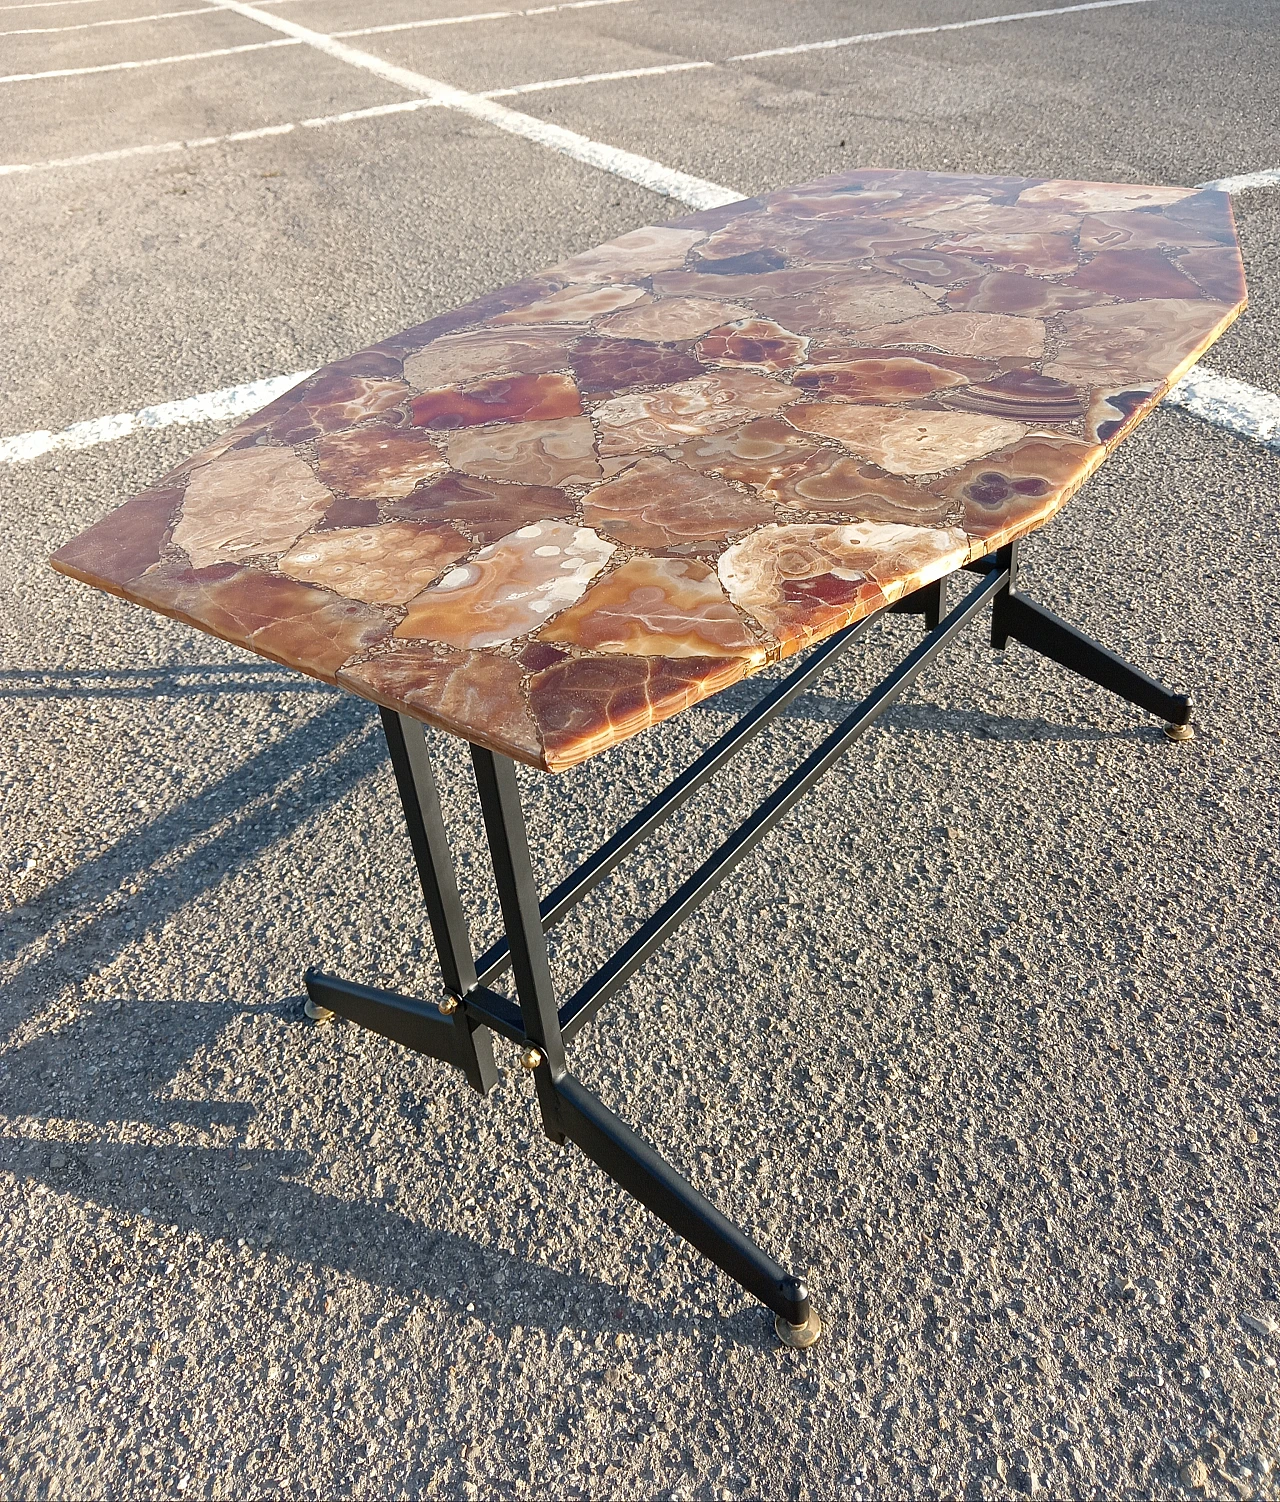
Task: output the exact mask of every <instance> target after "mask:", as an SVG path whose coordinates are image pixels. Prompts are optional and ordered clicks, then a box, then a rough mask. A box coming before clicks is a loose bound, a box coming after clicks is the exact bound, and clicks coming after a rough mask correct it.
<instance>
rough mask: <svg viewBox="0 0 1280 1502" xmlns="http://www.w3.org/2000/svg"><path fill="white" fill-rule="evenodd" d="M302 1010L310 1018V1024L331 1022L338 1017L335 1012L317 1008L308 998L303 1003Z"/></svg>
mask: <svg viewBox="0 0 1280 1502" xmlns="http://www.w3.org/2000/svg"><path fill="white" fill-rule="evenodd" d="M302 1010H303V1011H304V1012H305V1013H306V1015H307V1016H308V1017H310V1019H311V1020H312V1022H332V1021H333V1019H334V1018H335V1017H336V1016H337V1015H338V1014H337V1013H336V1012H331V1011H330V1010H329V1008H328V1007H321V1006H317V1005H316V1004H315V1002H314V1001H312V1000H311V998H310V997H309V996H308V997H307V999H306V1001H304V1002H303V1004H302Z"/></svg>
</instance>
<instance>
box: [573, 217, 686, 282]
mask: <svg viewBox="0 0 1280 1502" xmlns="http://www.w3.org/2000/svg"><path fill="white" fill-rule="evenodd" d="M705 239H706V236H705V235H704V234H703V233H701V232H700V231H699V230H692V229H669V228H667V227H666V226H664V225H656V226H649V227H648V228H646V229H633V230H632V231H631V232H630V233H629V234H625V235H619V236H618V238H617V239H616V240H611V241H610V242H609V243H608V244H607V245H599V246H597V247H596V248H595V249H594V250H584V251H583V252H582V254H581V255H576V256H570V257H569V259H568V260H567V261H561V262H560V263H559V265H557V266H553V267H552V268H551V272H552V274H553V275H559V276H563V277H565V278H566V280H568V281H571V282H616V281H633V280H635V279H636V278H638V277H643V276H650V275H652V273H653V272H655V271H670V270H673V269H674V268H675V267H677V266H683V265H684V260H685V256H686V255H688V253H689V251H690V250H691V249H692V248H693V247H694V246H695V245H696V244H697V243H698V242H699V241H700V240H705Z"/></svg>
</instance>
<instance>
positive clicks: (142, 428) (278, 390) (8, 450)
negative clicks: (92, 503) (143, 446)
mask: <svg viewBox="0 0 1280 1502" xmlns="http://www.w3.org/2000/svg"><path fill="white" fill-rule="evenodd" d="M310 374H311V372H310V371H309V370H295V371H294V372H293V374H292V375H282V376H268V377H267V378H266V379H265V380H261V381H246V382H244V384H243V385H240V386H224V387H223V389H222V390H221V391H206V392H204V394H203V395H201V396H189V397H187V398H186V400H185V401H180V402H161V403H160V405H159V406H155V407H143V408H142V409H141V410H140V411H138V412H115V413H112V415H111V416H110V417H95V418H92V419H91V420H90V421H88V422H77V423H72V425H71V426H70V427H69V428H63V430H62V431H61V432H60V433H50V432H48V431H47V430H44V429H37V431H35V432H34V433H20V434H19V435H18V437H16V438H0V464H22V463H27V462H30V461H31V460H32V459H39V458H40V457H41V456H42V455H44V454H50V453H54V452H56V451H58V450H60V449H91V448H96V447H97V446H98V444H100V443H110V442H111V441H112V440H113V439H116V438H127V437H128V436H129V434H130V433H141V432H147V431H149V430H156V429H159V428H172V427H180V426H190V425H191V424H192V423H197V422H225V421H229V420H230V419H232V418H236V417H248V416H249V414H250V413H252V412H257V411H258V410H259V409H260V408H262V407H265V406H266V404H267V403H268V402H273V401H275V399H276V397H278V396H282V395H283V394H284V393H285V392H286V391H288V389H289V388H290V387H291V386H296V385H297V384H298V382H299V381H304V380H306V378H307V377H308V376H309V375H310Z"/></svg>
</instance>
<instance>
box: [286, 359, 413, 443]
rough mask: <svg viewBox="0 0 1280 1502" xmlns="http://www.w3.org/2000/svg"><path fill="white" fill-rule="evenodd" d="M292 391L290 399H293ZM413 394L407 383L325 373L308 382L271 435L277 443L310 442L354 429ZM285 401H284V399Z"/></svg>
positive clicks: (288, 394) (322, 372)
mask: <svg viewBox="0 0 1280 1502" xmlns="http://www.w3.org/2000/svg"><path fill="white" fill-rule="evenodd" d="M292 395H293V393H292V392H288V393H287V396H292ZM408 395H409V388H408V387H407V386H406V385H405V384H404V382H403V381H379V380H374V379H371V378H366V377H362V376H347V375H335V374H333V373H331V372H329V371H321V372H320V373H319V374H318V375H315V376H313V377H312V378H311V380H310V381H308V382H305V383H304V386H303V388H302V389H300V390H299V393H298V396H297V399H296V400H295V401H293V402H292V403H291V404H290V405H289V407H288V408H287V409H286V410H285V411H283V412H281V414H280V416H279V417H277V418H276V419H275V421H274V422H273V423H272V424H271V426H270V428H269V429H267V432H268V434H269V436H270V438H271V439H272V441H273V442H275V443H283V444H291V445H296V444H299V443H309V442H310V441H311V439H313V438H319V436H320V435H321V434H322V433H337V432H340V431H341V430H342V429H343V428H351V427H354V426H355V425H356V423H358V422H363V421H364V420H365V418H366V417H376V416H377V415H378V413H379V412H386V411H387V410H388V409H389V408H391V407H394V406H396V405H398V404H399V403H400V402H402V401H403V400H404V399H405V397H406V396H408ZM284 399H285V398H281V400H284Z"/></svg>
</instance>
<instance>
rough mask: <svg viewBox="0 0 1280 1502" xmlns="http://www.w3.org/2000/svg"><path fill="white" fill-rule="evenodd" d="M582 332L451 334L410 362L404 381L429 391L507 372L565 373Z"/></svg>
mask: <svg viewBox="0 0 1280 1502" xmlns="http://www.w3.org/2000/svg"><path fill="white" fill-rule="evenodd" d="M581 334H582V330H581V329H580V328H579V327H577V326H576V325H569V324H552V325H550V326H548V327H545V328H538V327H533V328H527V329H509V330H503V331H499V330H496V329H471V330H469V331H468V332H466V333H461V334H446V335H444V336H443V337H442V338H440V339H436V340H434V341H433V342H432V343H431V344H428V345H427V347H426V348H425V349H422V350H419V351H418V352H417V353H416V354H413V355H410V356H409V357H408V359H406V360H405V362H404V374H405V379H406V380H407V381H408V382H409V383H410V385H412V386H413V387H414V388H415V389H416V390H418V391H430V390H433V389H434V388H436V387H438V386H454V385H457V384H459V383H460V382H464V381H473V380H475V379H476V378H477V377H479V376H487V375H499V374H501V373H503V372H504V371H505V372H510V373H515V374H519V375H543V374H545V373H546V372H547V371H548V370H563V369H564V368H565V367H566V366H567V365H568V364H569V356H570V351H571V350H572V349H573V346H574V344H575V342H576V341H577V339H578V338H579V337H580V336H581Z"/></svg>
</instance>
